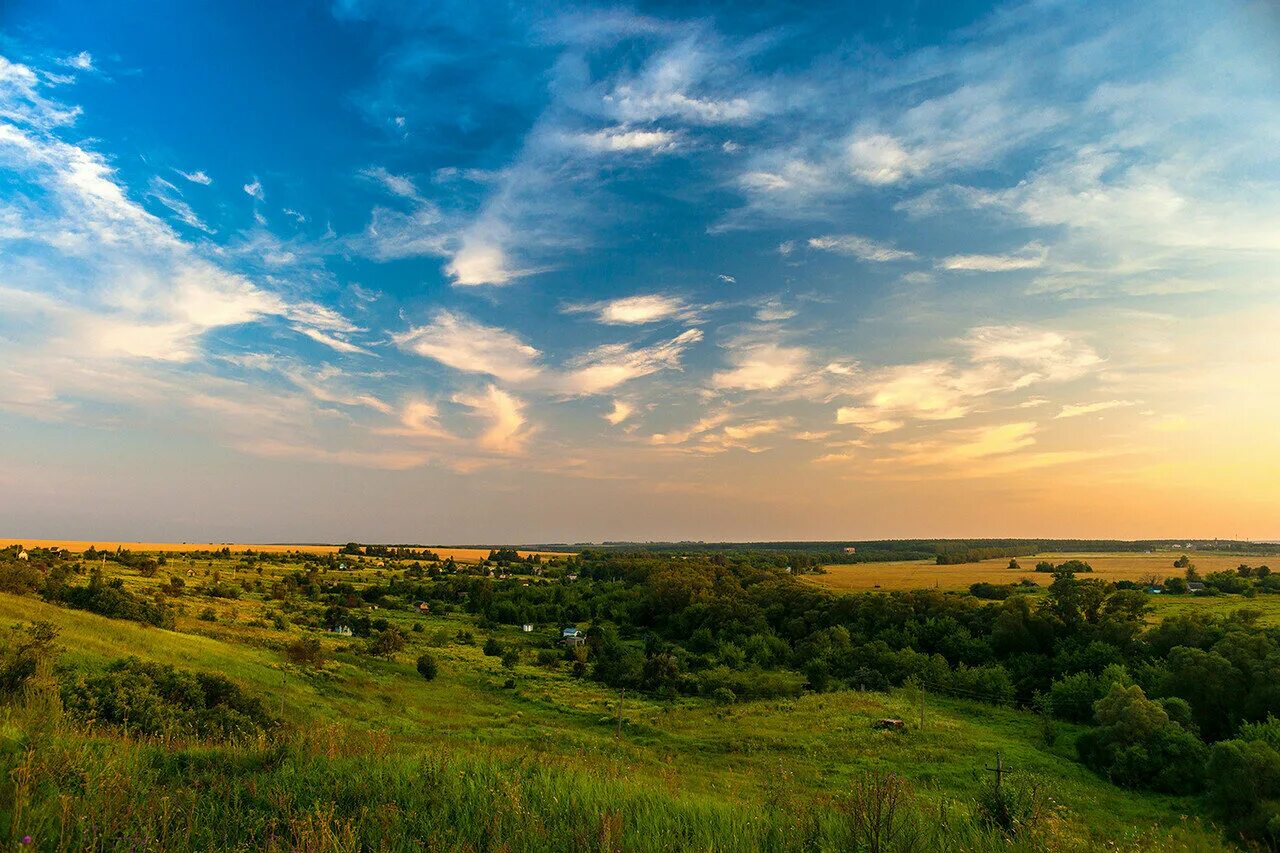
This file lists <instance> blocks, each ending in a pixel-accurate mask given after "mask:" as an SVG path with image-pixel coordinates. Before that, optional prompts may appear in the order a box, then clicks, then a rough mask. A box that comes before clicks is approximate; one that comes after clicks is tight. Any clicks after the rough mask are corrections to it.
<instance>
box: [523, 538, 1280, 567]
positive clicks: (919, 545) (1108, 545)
mask: <svg viewBox="0 0 1280 853" xmlns="http://www.w3.org/2000/svg"><path fill="white" fill-rule="evenodd" d="M537 547H538V548H540V549H545V550H557V551H583V550H589V549H595V550H603V549H608V550H617V551H622V552H624V553H636V552H639V551H646V552H649V553H657V554H671V553H675V554H689V555H694V554H716V553H723V554H743V553H748V552H753V551H754V552H760V551H767V552H784V553H787V554H807V555H817V556H818V557H819V562H820V563H827V564H833V563H883V562H889V561H894V560H936V561H937V562H938V563H940V564H956V563H971V562H977V561H978V560H989V559H997V558H1001V557H1029V556H1033V555H1035V554H1043V553H1056V552H1122V553H1126V552H1127V553H1142V552H1144V551H1158V550H1184V549H1188V548H1189V549H1190V550H1201V551H1213V552H1216V553H1226V554H1241V555H1247V554H1265V553H1275V551H1277V550H1280V544H1278V543H1268V542H1244V541H1238V540H1227V539H1138V540H1124V539H878V540H846V541H841V542H835V541H825V542H645V543H636V542H605V543H603V544H602V545H582V544H578V545H570V544H556V545H539V546H537ZM850 548H852V549H853V553H848V552H847V549H850Z"/></svg>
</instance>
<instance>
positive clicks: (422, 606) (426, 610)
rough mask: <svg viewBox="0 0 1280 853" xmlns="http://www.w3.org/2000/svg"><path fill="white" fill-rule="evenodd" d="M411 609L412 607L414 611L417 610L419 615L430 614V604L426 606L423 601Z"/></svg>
mask: <svg viewBox="0 0 1280 853" xmlns="http://www.w3.org/2000/svg"><path fill="white" fill-rule="evenodd" d="M413 607H414V609H415V610H417V611H418V612H419V613H430V612H431V605H430V604H427V603H426V602H425V601H419V602H418V603H417V604H415V605H414V606H413Z"/></svg>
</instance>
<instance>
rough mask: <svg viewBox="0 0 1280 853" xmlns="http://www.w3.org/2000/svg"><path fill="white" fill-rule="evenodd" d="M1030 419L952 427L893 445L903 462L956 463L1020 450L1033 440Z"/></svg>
mask: <svg viewBox="0 0 1280 853" xmlns="http://www.w3.org/2000/svg"><path fill="white" fill-rule="evenodd" d="M1037 429H1038V427H1037V425H1036V424H1035V423H1034V422H1032V421H1021V422H1018V423H1010V424H1000V425H997V426H986V427H978V428H975V429H965V430H954V431H952V432H950V433H948V434H947V435H946V436H945V437H943V438H939V439H930V440H927V441H919V442H905V443H901V444H895V445H893V449H894V450H895V451H897V454H898V455H897V456H896V457H895V461H896V462H898V463H901V464H906V465H958V464H963V463H967V462H973V461H976V460H982V459H986V458H988V457H991V456H1003V455H1006V454H1010V453H1016V452H1018V451H1019V450H1024V449H1025V448H1028V447H1030V446H1032V445H1033V444H1035V443H1036V438H1035V433H1036V431H1037Z"/></svg>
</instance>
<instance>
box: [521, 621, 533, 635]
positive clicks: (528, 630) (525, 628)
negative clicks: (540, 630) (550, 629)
mask: <svg viewBox="0 0 1280 853" xmlns="http://www.w3.org/2000/svg"><path fill="white" fill-rule="evenodd" d="M520 630H521V631H524V632H525V633H526V634H531V633H533V626H532V625H530V624H529V623H528V622H526V623H524V624H523V625H521V626H520Z"/></svg>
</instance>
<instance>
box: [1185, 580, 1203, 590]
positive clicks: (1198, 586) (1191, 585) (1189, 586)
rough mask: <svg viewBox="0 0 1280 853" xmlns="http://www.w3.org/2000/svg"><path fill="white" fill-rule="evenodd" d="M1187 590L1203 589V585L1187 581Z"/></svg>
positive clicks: (1198, 582)
mask: <svg viewBox="0 0 1280 853" xmlns="http://www.w3.org/2000/svg"><path fill="white" fill-rule="evenodd" d="M1187 589H1204V584H1202V583H1200V581H1188V582H1187Z"/></svg>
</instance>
